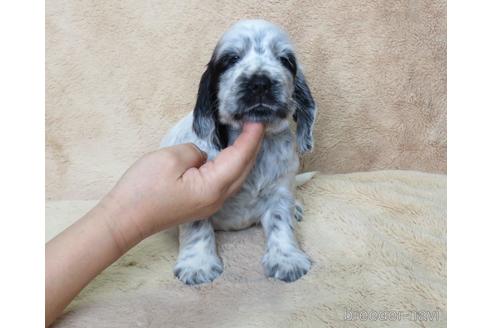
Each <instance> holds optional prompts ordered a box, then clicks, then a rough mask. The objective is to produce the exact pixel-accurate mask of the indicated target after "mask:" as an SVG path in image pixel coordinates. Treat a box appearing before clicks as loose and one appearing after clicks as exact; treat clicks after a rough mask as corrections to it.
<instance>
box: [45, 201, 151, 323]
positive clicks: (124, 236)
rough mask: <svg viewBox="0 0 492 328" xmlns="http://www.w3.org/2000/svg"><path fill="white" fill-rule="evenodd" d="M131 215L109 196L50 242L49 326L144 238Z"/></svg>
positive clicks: (48, 262)
mask: <svg viewBox="0 0 492 328" xmlns="http://www.w3.org/2000/svg"><path fill="white" fill-rule="evenodd" d="M130 215H131V213H130V212H128V211H126V212H125V211H121V210H120V209H118V204H117V203H115V202H114V201H111V200H109V201H108V200H107V199H105V200H103V201H102V202H100V203H99V204H98V205H97V206H96V207H95V208H93V209H92V210H91V211H90V212H89V213H87V214H86V215H85V216H84V217H82V218H81V219H80V220H78V221H77V222H76V223H74V224H73V225H72V226H70V227H69V228H67V229H66V230H65V231H63V232H62V233H61V234H59V235H58V236H57V237H55V238H54V239H52V240H51V241H50V242H48V243H47V244H46V249H45V261H46V262H45V263H46V272H45V273H46V278H45V279H46V285H45V292H46V299H45V306H46V309H45V316H46V317H45V319H46V325H49V324H51V323H52V322H53V321H54V320H55V319H56V317H57V316H58V315H59V314H61V312H62V311H63V309H64V308H65V307H66V306H67V305H68V304H69V303H70V301H71V300H72V299H73V298H74V297H75V296H77V294H78V293H79V292H80V291H81V290H82V288H84V287H85V286H86V285H87V284H88V283H89V282H90V281H91V280H92V279H93V278H94V277H96V276H97V275H98V274H99V273H100V272H101V271H103V270H104V269H105V268H106V267H108V266H109V265H111V263H113V262H114V261H116V260H117V259H118V258H119V257H120V256H121V255H123V254H124V253H125V252H126V251H128V250H129V249H130V248H131V247H133V246H134V245H135V244H137V243H138V242H139V241H140V240H141V239H142V238H143V236H142V234H141V233H140V232H139V231H137V230H136V229H134V227H131V226H130V224H129V223H130V222H131V221H132V218H130V217H129V216H130ZM122 216H126V217H122ZM116 218H118V219H116Z"/></svg>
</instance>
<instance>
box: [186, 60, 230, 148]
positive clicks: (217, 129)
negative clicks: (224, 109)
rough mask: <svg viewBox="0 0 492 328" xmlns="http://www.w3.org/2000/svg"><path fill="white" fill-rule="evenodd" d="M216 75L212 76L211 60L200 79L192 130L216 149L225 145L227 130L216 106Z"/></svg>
mask: <svg viewBox="0 0 492 328" xmlns="http://www.w3.org/2000/svg"><path fill="white" fill-rule="evenodd" d="M217 84H218V80H217V77H216V76H214V73H213V68H212V62H210V63H209V64H208V65H207V70H206V71H205V73H203V75H202V78H201V79H200V86H199V88H198V95H197V99H196V104H195V109H194V110H193V131H194V132H195V134H196V135H197V136H198V137H200V138H202V139H206V140H209V142H211V143H212V144H213V145H214V146H215V147H216V148H217V149H218V150H221V149H223V148H225V147H227V142H228V140H227V131H226V128H225V126H224V125H223V124H221V123H220V122H219V110H218V107H217V105H218V104H217V88H218V85H217Z"/></svg>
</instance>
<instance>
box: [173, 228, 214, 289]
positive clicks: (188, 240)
mask: <svg viewBox="0 0 492 328" xmlns="http://www.w3.org/2000/svg"><path fill="white" fill-rule="evenodd" d="M222 271H223V266H222V261H221V260H220V258H219V257H218V256H217V249H216V245H215V234H214V229H213V227H212V224H211V223H210V221H209V220H203V221H195V222H193V223H187V224H183V225H180V226H179V256H178V260H177V262H176V266H175V267H174V275H175V276H176V277H177V278H178V279H179V280H181V281H182V282H184V283H185V284H187V285H197V284H201V283H206V282H211V281H213V280H214V279H215V278H217V277H218V276H219V275H220V274H221V273H222Z"/></svg>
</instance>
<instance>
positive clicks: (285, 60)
mask: <svg viewBox="0 0 492 328" xmlns="http://www.w3.org/2000/svg"><path fill="white" fill-rule="evenodd" d="M280 62H281V63H282V65H283V66H284V67H285V68H287V69H288V70H289V71H290V72H291V73H292V74H295V73H296V70H297V67H296V60H295V58H294V57H293V56H289V55H287V56H283V57H280Z"/></svg>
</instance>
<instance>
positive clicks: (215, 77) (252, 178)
mask: <svg viewBox="0 0 492 328" xmlns="http://www.w3.org/2000/svg"><path fill="white" fill-rule="evenodd" d="M315 115H316V106H315V103H314V100H313V98H312V96H311V92H310V90H309V87H308V85H307V83H306V80H305V78H304V75H303V73H302V71H301V68H300V66H299V63H298V62H297V59H296V57H295V54H294V50H293V47H292V44H291V43H290V41H289V38H288V36H287V34H286V33H285V32H284V31H283V30H281V29H280V28H279V27H277V26H275V25H273V24H271V23H269V22H266V21H263V20H244V21H239V22H238V23H236V24H234V25H233V26H232V27H231V28H230V29H229V30H228V31H227V32H226V33H225V34H224V35H223V36H222V38H221V39H220V41H219V43H218V44H217V46H216V47H215V50H214V52H213V54H212V58H211V59H210V62H209V63H208V66H207V70H206V71H205V73H203V76H202V78H201V80H200V86H199V90H198V96H197V101H196V106H195V109H194V111H193V113H190V114H188V115H187V116H186V117H185V118H183V119H182V120H181V121H180V122H179V123H178V124H177V125H176V126H175V127H174V128H173V129H172V130H171V131H170V132H169V134H168V135H166V136H165V137H164V139H163V141H162V143H161V147H166V146H171V145H175V144H181V143H188V142H192V143H194V144H196V145H197V146H198V147H200V148H201V149H202V150H203V151H205V152H206V153H207V154H208V158H209V159H213V158H214V157H215V156H216V155H217V154H218V152H219V151H220V150H221V149H223V148H225V147H227V146H228V145H230V144H232V143H233V142H234V140H235V139H236V138H237V136H238V135H239V133H240V131H241V127H242V124H243V123H244V122H245V121H254V122H263V123H264V124H265V126H266V132H265V137H264V139H263V142H262V146H261V149H260V151H259V153H258V157H257V159H256V163H255V165H254V167H253V169H252V170H251V173H250V174H249V176H248V177H247V179H246V181H245V182H244V184H243V186H242V187H241V189H240V191H239V192H238V193H237V194H236V195H235V196H233V197H231V198H230V199H228V200H227V201H226V202H225V204H224V206H223V207H222V208H221V209H220V210H219V211H218V212H217V213H215V214H214V215H212V216H211V217H209V218H207V219H205V220H200V221H195V222H193V223H189V224H183V225H181V226H180V227H179V240H180V250H179V257H178V261H177V263H176V266H175V268H174V274H175V275H176V277H177V278H179V279H180V280H181V281H183V282H184V283H186V284H200V283H205V282H210V281H212V280H214V279H215V278H217V277H218V276H219V275H220V274H221V273H222V271H223V265H222V261H221V259H220V258H219V256H218V255H217V249H216V245H215V235H214V230H238V229H244V228H247V227H250V226H251V225H254V224H257V223H260V222H261V225H262V226H263V229H264V231H265V235H266V239H267V248H266V253H265V255H264V256H263V260H262V263H263V266H264V269H265V274H266V275H267V276H268V277H274V278H277V279H280V280H283V281H287V282H291V281H294V280H297V279H299V278H300V277H302V276H303V275H304V274H306V273H307V272H308V270H309V268H310V267H311V261H310V259H309V258H308V256H306V254H305V253H304V252H303V251H302V250H301V249H299V246H298V243H297V240H296V238H295V234H294V231H293V227H294V226H293V223H294V222H293V219H294V217H295V216H296V215H297V214H296V211H297V212H298V214H299V213H301V212H300V211H301V210H302V209H301V208H299V207H296V200H295V197H294V188H295V186H294V185H295V176H296V173H297V170H298V166H299V158H298V154H302V153H304V152H306V151H310V150H311V149H312V148H313V138H312V129H313V123H314V118H315ZM290 117H293V119H294V120H295V121H296V122H297V128H296V137H295V138H294V136H293V134H292V132H291V130H290V128H289V118H290Z"/></svg>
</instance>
